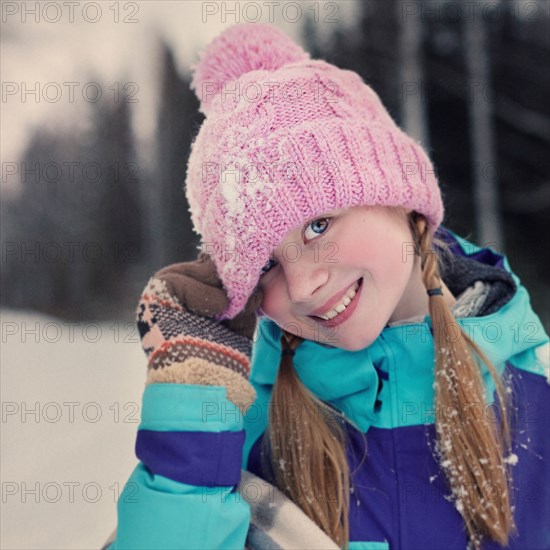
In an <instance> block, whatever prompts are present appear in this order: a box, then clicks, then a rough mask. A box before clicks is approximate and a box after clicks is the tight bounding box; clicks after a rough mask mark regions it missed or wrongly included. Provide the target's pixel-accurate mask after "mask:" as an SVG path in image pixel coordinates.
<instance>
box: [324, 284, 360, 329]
mask: <svg viewBox="0 0 550 550" xmlns="http://www.w3.org/2000/svg"><path fill="white" fill-rule="evenodd" d="M359 284H360V283H359V282H356V283H355V286H354V287H353V288H352V289H350V290H349V291H348V293H347V294H346V295H345V296H344V299H343V300H342V303H341V304H338V305H337V306H336V307H334V308H333V309H331V310H330V311H327V312H326V313H325V314H324V315H317V317H320V318H321V319H324V320H325V321H328V320H330V319H334V317H336V316H337V315H338V314H339V313H342V311H344V310H345V309H346V307H347V306H348V305H349V304H350V303H351V301H352V300H353V298H354V297H355V295H356V294H357V289H358V288H359Z"/></svg>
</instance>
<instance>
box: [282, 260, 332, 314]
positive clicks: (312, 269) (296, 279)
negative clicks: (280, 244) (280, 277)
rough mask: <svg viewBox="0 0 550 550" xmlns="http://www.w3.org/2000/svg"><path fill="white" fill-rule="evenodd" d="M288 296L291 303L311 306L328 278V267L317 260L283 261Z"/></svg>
mask: <svg viewBox="0 0 550 550" xmlns="http://www.w3.org/2000/svg"><path fill="white" fill-rule="evenodd" d="M283 270H284V273H285V278H286V284H287V289H288V297H289V299H290V301H291V302H292V303H293V304H296V305H303V306H306V307H311V306H312V305H313V302H314V301H316V300H317V293H318V291H319V290H320V289H321V288H323V286H324V284H325V283H326V282H327V280H328V275H329V274H328V268H327V265H326V264H324V265H323V264H322V263H319V261H313V260H312V261H306V260H304V259H300V260H299V261H297V262H285V265H284V266H283Z"/></svg>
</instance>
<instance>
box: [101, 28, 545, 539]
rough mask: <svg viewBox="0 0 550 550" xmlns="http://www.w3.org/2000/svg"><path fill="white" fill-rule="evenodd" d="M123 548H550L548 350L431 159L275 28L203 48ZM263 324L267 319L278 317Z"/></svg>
mask: <svg viewBox="0 0 550 550" xmlns="http://www.w3.org/2000/svg"><path fill="white" fill-rule="evenodd" d="M193 86H194V89H195V90H196V92H197V95H198V96H199V99H200V100H201V110H202V111H203V112H204V113H205V114H206V116H207V118H206V120H205V122H204V124H203V126H202V127H201V129H200V132H199V134H198V136H197V138H196V140H195V141H194V143H193V147H192V151H191V156H190V158H189V165H188V175H187V182H186V192H187V197H188V200H189V204H190V212H191V216H192V220H193V223H194V227H195V230H196V231H197V233H198V234H199V235H200V236H201V238H202V247H201V248H202V250H201V253H200V254H199V257H198V259H197V260H196V261H195V262H187V263H180V264H174V265H171V266H168V267H167V268H164V269H163V270H161V271H159V272H158V273H156V274H155V276H154V277H153V278H151V280H150V281H149V283H148V285H147V287H146V288H145V291H144V293H143V296H142V300H141V302H140V304H139V307H138V312H137V313H138V317H137V322H138V327H139V330H140V334H141V337H142V342H143V347H144V350H145V352H146V354H147V356H148V375H147V385H146V388H145V392H144V395H143V408H142V421H141V424H140V426H139V430H138V436H137V443H136V454H137V457H138V458H139V460H140V462H139V464H138V465H137V466H136V469H135V470H134V472H133V473H132V475H131V477H130V480H129V482H128V484H127V485H126V488H125V491H124V492H123V494H122V495H121V498H120V500H119V503H118V530H117V532H116V537H113V539H112V540H110V541H109V543H108V544H107V545H106V547H107V546H108V547H109V548H110V549H119V548H243V547H245V546H246V547H248V548H338V547H340V548H363V549H387V548H389V549H401V548H403V549H417V548H422V549H427V548H431V549H439V548H452V549H455V548H456V549H463V548H466V547H475V548H480V547H483V548H487V549H490V548H501V547H509V548H517V549H520V548H521V549H526V548H550V525H549V522H548V518H549V517H550V501H549V498H548V496H547V491H545V488H546V489H547V488H548V486H549V484H550V469H549V467H548V464H549V460H550V446H549V441H550V439H549V437H548V429H547V428H548V422H549V405H548V404H549V402H550V391H549V390H550V387H549V385H548V383H547V380H546V379H545V369H548V340H549V339H548V336H547V335H546V334H545V332H544V330H543V328H542V325H541V323H540V320H539V318H538V317H537V315H536V314H535V313H534V311H533V310H532V308H531V306H530V303H529V296H528V294H527V291H526V290H525V288H524V287H523V286H522V285H521V282H520V280H519V279H518V277H517V276H516V275H515V274H514V273H513V272H512V271H511V269H510V266H509V264H508V261H507V259H506V258H505V257H504V256H503V255H501V254H498V253H496V252H495V251H493V250H491V249H489V248H481V247H478V246H475V245H473V244H471V243H469V242H468V241H466V240H465V239H462V238H460V237H459V236H457V235H455V234H454V233H453V232H451V231H450V230H448V229H445V228H444V227H443V226H442V225H441V222H442V219H443V204H442V199H441V194H440V190H439V187H438V183H437V180H436V178H435V175H434V170H433V167H432V165H431V163H430V160H429V158H428V157H427V156H426V154H425V152H424V151H423V150H422V148H421V147H420V146H419V145H418V144H417V143H415V142H414V141H413V140H412V139H411V138H409V137H408V136H407V135H406V134H404V133H403V132H402V131H401V130H400V129H399V128H398V127H397V126H396V124H395V123H394V122H393V120H392V119H391V117H390V116H389V115H388V113H387V111H386V110H385V109H384V107H383V106H382V104H381V102H380V100H379V98H378V96H377V95H376V94H375V93H374V92H373V90H372V89H370V88H369V87H368V86H367V85H366V84H365V83H364V82H363V81H362V80H361V79H360V78H359V77H358V76H357V75H356V74H355V73H353V72H350V71H345V70H341V69H338V68H336V67H334V66H332V65H330V64H328V63H325V62H323V61H320V60H311V59H310V58H309V55H308V54H307V53H305V52H304V51H303V50H302V49H301V48H300V47H299V46H298V45H296V44H294V43H293V42H292V41H291V40H290V39H289V38H288V37H287V36H286V35H284V34H283V33H281V32H280V31H278V30H277V29H276V28H274V27H272V26H270V25H263V24H262V25H260V24H245V25H235V26H233V27H230V28H229V29H227V30H226V31H224V32H223V33H222V34H221V35H220V36H219V37H218V38H216V39H215V40H214V41H213V42H212V43H211V44H210V45H209V46H208V47H207V48H206V50H205V51H204V52H203V55H202V57H201V60H200V62H199V63H198V64H197V66H196V67H195V73H194V79H193ZM257 320H258V321H257Z"/></svg>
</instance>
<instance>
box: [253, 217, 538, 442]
mask: <svg viewBox="0 0 550 550" xmlns="http://www.w3.org/2000/svg"><path fill="white" fill-rule="evenodd" d="M437 236H438V237H439V238H441V239H442V240H444V241H445V242H446V243H447V245H448V246H449V254H447V255H444V257H443V265H442V266H441V276H442V278H443V280H444V281H445V284H447V286H448V287H449V289H450V290H451V292H452V293H453V295H454V296H456V297H457V304H455V306H453V307H454V309H453V313H454V314H455V317H456V321H457V323H459V324H460V326H461V327H462V328H463V329H464V330H465V331H466V333H467V334H468V335H469V336H470V337H471V338H472V339H473V340H474V341H475V343H477V344H478V345H479V346H480V347H481V349H482V350H483V351H484V352H485V353H486V354H487V356H488V357H489V358H490V360H491V361H492V362H493V364H494V365H495V367H496V368H497V370H498V371H499V373H502V371H503V369H504V367H505V364H506V362H507V361H508V360H509V359H511V358H512V357H517V358H518V360H517V361H516V362H515V363H516V364H517V365H516V366H519V367H520V368H522V365H524V366H526V368H529V369H531V370H532V369H535V370H538V371H539V373H541V374H544V369H545V368H547V367H546V365H545V364H544V361H542V360H540V358H539V354H538V353H536V350H537V349H540V348H539V346H541V345H542V344H544V343H545V342H548V335H547V334H546V333H545V331H544V328H543V326H542V324H541V322H540V319H539V318H538V316H537V315H536V314H535V312H534V311H533V309H532V307H531V304H530V300H529V295H528V293H527V290H526V289H525V288H524V287H523V285H522V284H521V282H520V280H519V278H518V277H517V275H515V274H514V273H513V272H512V270H511V268H510V265H509V263H508V260H507V258H506V256H504V255H502V254H499V253H497V252H495V251H494V250H492V249H490V248H481V247H479V246H476V245H474V244H473V243H471V242H469V241H467V240H466V239H463V238H461V237H459V236H457V235H456V234H455V233H453V232H452V231H450V230H449V229H446V228H443V227H441V228H440V229H439V230H438V233H437ZM281 336H282V332H281V329H280V328H279V327H278V326H277V325H276V323H274V322H273V321H272V320H270V319H268V318H266V317H263V318H261V319H260V320H259V323H258V328H257V335H256V338H255V343H254V346H253V352H252V372H251V377H250V380H251V383H252V384H253V385H254V386H255V388H256V389H257V390H258V395H259V398H260V399H264V400H268V399H269V396H270V393H271V388H272V386H273V383H274V381H275V379H276V376H277V371H278V368H279V363H280V359H281V344H280V339H281ZM434 358H435V354H434V341H433V337H432V333H431V319H430V317H429V315H426V316H425V317H424V318H423V319H421V320H420V321H419V322H406V323H404V324H399V325H397V326H386V328H384V330H383V331H382V332H381V333H380V335H379V337H378V338H377V340H375V342H373V343H372V344H371V345H370V346H368V347H367V348H364V349H362V350H359V351H347V350H343V349H340V348H336V347H331V346H326V345H323V344H321V343H318V342H314V341H312V340H304V341H303V342H302V343H301V344H300V346H298V348H297V350H296V354H295V356H294V358H293V360H294V366H295V369H296V372H297V374H298V376H299V378H300V380H301V381H302V382H303V383H304V384H305V385H306V387H308V388H309V389H310V390H311V391H312V392H313V393H314V394H315V395H316V396H317V397H318V398H320V399H321V400H323V401H325V402H328V403H329V404H331V405H332V406H334V407H335V408H337V409H338V410H339V411H341V412H342V413H343V414H344V415H345V416H346V417H347V418H348V419H349V420H350V421H352V422H353V423H354V424H355V425H356V427H357V428H358V429H360V430H361V431H362V432H366V431H367V430H368V429H369V427H370V426H376V427H380V428H396V427H400V426H408V425H414V424H424V423H426V422H430V423H431V422H433V421H434V413H435V411H434V402H433V397H434V391H433V382H434V364H435V361H434ZM537 358H539V359H537ZM533 361H534V362H535V363H533ZM481 372H482V375H483V378H484V382H485V388H486V395H488V396H492V395H493V390H494V384H493V381H492V378H491V376H490V374H489V372H488V370H487V369H486V368H485V367H484V366H482V367H481ZM486 402H492V400H491V399H487V400H486Z"/></svg>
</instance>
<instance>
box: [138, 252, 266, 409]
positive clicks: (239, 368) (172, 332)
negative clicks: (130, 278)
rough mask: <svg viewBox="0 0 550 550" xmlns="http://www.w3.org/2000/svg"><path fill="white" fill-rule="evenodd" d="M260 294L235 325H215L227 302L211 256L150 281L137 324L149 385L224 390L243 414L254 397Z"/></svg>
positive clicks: (166, 270) (179, 265)
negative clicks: (252, 371)
mask: <svg viewBox="0 0 550 550" xmlns="http://www.w3.org/2000/svg"><path fill="white" fill-rule="evenodd" d="M262 297H263V294H262V291H261V290H260V289H258V290H256V292H255V293H254V294H253V295H252V296H251V297H250V299H249V300H248V302H247V304H246V307H245V309H244V310H243V311H242V312H241V313H239V315H237V316H236V317H235V318H234V319H231V320H224V321H218V320H216V318H217V316H219V315H220V314H221V313H222V312H223V311H224V310H225V309H226V307H227V305H228V298H227V295H226V292H225V290H224V288H223V285H222V283H221V281H220V280H219V277H218V275H217V272H216V267H215V264H214V262H213V261H212V259H211V258H210V256H208V255H207V254H205V253H203V252H201V253H200V254H199V256H198V259H197V260H195V261H193V262H183V263H177V264H172V265H169V266H168V267H165V268H164V269H161V270H160V271H158V272H157V273H155V275H154V276H153V277H151V279H150V280H149V282H148V284H147V286H146V287H145V289H144V291H143V294H142V296H141V300H140V303H139V305H138V308H137V312H136V313H137V318H136V322H137V325H138V330H139V334H140V337H141V341H142V346H143V349H144V351H145V354H146V355H147V358H148V369H147V383H148V384H152V383H158V382H165V383H181V384H201V385H212V386H225V387H226V389H227V398H228V399H229V400H230V401H232V402H233V403H235V404H236V405H237V406H239V407H240V408H241V410H242V411H243V412H244V411H245V410H246V408H247V407H248V406H249V405H250V404H251V403H253V402H254V399H255V398H256V392H255V391H254V389H253V388H252V386H251V385H250V383H249V382H248V378H249V375H250V358H251V353H252V338H253V335H254V330H255V328H256V321H257V319H256V313H255V312H256V309H257V308H259V307H260V304H261V301H262Z"/></svg>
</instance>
